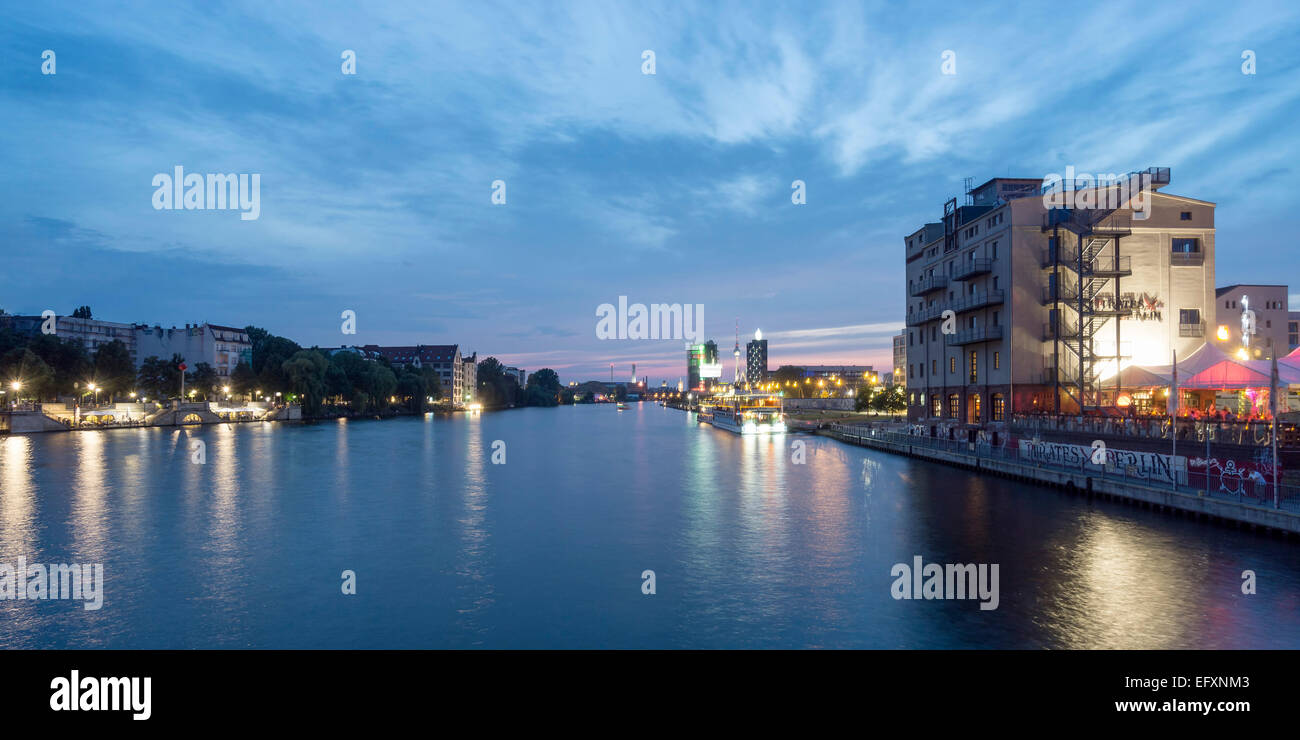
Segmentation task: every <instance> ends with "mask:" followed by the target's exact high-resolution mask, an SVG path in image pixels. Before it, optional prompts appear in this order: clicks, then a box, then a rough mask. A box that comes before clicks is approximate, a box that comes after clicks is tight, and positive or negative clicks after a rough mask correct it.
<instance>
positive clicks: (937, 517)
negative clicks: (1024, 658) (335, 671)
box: [0, 403, 1300, 648]
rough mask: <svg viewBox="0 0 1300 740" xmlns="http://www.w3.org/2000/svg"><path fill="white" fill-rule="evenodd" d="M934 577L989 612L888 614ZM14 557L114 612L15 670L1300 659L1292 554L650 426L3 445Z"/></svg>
mask: <svg viewBox="0 0 1300 740" xmlns="http://www.w3.org/2000/svg"><path fill="white" fill-rule="evenodd" d="M198 442H202V443H203V444H202V446H201V448H200V446H199V445H197V444H196V443H198ZM796 443H802V445H799V444H796ZM800 448H802V449H800ZM199 452H202V453H203V456H202V458H200V456H199ZM494 455H495V458H496V459H497V460H498V461H502V460H503V462H499V463H494V462H493V459H494ZM200 459H202V461H201V462H200V461H199V460H200ZM800 459H802V462H800ZM916 556H920V557H921V558H922V559H923V562H924V563H938V564H945V563H975V564H980V563H983V564H994V563H996V564H998V570H999V580H998V605H997V608H996V609H987V610H985V609H980V608H979V604H980V602H979V601H978V600H972V599H965V600H960V599H952V600H924V599H915V600H903V599H895V598H893V596H892V595H891V587H893V586H894V583H895V580H896V579H895V578H894V576H892V575H891V569H892V568H893V567H894V565H895V564H898V563H905V564H908V565H909V566H910V565H911V564H912V563H913V562H914V560H913V559H914V558H915V557H916ZM19 558H25V559H26V561H27V562H28V563H79V564H88V563H101V564H103V572H104V586H103V606H102V607H101V608H99V609H97V610H86V609H84V608H83V606H82V604H81V603H80V602H77V601H63V600H57V601H56V600H17V599H14V600H0V647H23V648H59V647H107V648H318V647H319V648H390V647H391V648H426V647H428V648H438V647H454V648H468V647H490V648H560V647H563V648H570V647H572V648H605V647H610V648H640V647H672V648H721V647H761V648H775V647H870V648H1227V647H1246V648H1264V647H1288V648H1297V647H1300V546H1298V545H1297V544H1296V543H1295V542H1294V540H1292V541H1290V542H1287V541H1285V540H1281V539H1277V538H1271V537H1268V536H1266V535H1262V534H1257V533H1253V532H1248V531H1241V530H1235V529H1230V528H1226V527H1222V526H1218V525H1214V524H1208V523H1205V522H1195V521H1190V520H1185V519H1180V518H1175V517H1172V516H1170V515H1168V514H1162V513H1158V512H1151V511H1146V510H1142V509H1138V508H1135V507H1130V506H1127V505H1124V504H1119V503H1110V502H1100V501H1091V502H1089V501H1087V500H1086V499H1084V498H1081V497H1074V496H1070V495H1067V494H1064V493H1061V492H1057V491H1054V490H1051V489H1046V488H1040V487H1037V486H1032V485H1027V484H1024V483H1018V482H1012V481H1007V480H1003V479H998V478H989V477H981V476H978V475H975V474H972V473H970V472H967V471H962V470H957V469H952V468H947V467H943V466H939V465H934V464H931V463H925V462H921V461H915V460H910V459H907V458H902V457H895V456H891V455H887V454H885V453H880V452H876V451H872V450H866V449H861V448H856V447H850V446H846V445H843V444H840V443H838V442H834V441H831V440H828V439H825V438H819V437H812V436H804V435H794V434H790V435H784V436H779V437H772V438H757V437H740V436H737V435H734V434H731V433H728V432H724V431H720V430H716V429H714V428H712V427H709V426H702V425H699V424H697V423H696V422H695V421H694V417H693V415H691V414H687V413H684V412H681V411H676V410H672V409H666V408H663V407H659V406H655V405H651V404H648V403H645V404H631V405H630V407H629V409H628V410H626V411H621V412H620V411H617V410H615V409H614V407H612V406H608V405H599V406H576V407H562V408H558V409H531V408H530V409H519V410H512V411H507V412H501V413H486V414H482V415H474V416H470V415H457V416H454V417H443V416H438V417H435V416H428V417H424V418H404V419H394V420H386V421H338V422H327V423H318V424H306V425H288V424H271V423H256V424H232V425H214V426H204V427H187V428H183V429H161V428H159V429H123V430H112V431H103V432H75V433H52V434H45V435H33V436H11V437H0V572H2V568H3V564H6V563H7V564H9V565H10V566H11V567H14V566H16V564H17V563H18V561H19ZM646 570H651V571H654V585H655V593H654V594H651V595H647V594H645V593H643V591H642V586H643V580H642V574H643V572H644V571H646ZM1247 570H1249V571H1253V572H1254V574H1255V583H1256V591H1257V593H1255V594H1243V593H1242V583H1243V575H1242V574H1243V571H1247ZM344 571H352V573H353V574H355V591H356V593H355V594H344V593H343V588H342V586H343V582H344V577H343V572H344Z"/></svg>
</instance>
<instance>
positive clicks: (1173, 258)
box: [1169, 252, 1205, 267]
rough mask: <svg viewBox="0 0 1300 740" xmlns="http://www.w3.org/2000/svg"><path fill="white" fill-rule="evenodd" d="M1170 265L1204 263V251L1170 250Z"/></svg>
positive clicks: (1186, 265)
mask: <svg viewBox="0 0 1300 740" xmlns="http://www.w3.org/2000/svg"><path fill="white" fill-rule="evenodd" d="M1169 264H1170V266H1171V267H1200V266H1201V265H1203V264H1205V252H1170V253H1169Z"/></svg>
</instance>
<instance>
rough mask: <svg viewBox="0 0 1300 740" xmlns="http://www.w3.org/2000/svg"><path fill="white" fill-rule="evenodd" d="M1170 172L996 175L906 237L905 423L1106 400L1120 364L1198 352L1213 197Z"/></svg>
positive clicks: (1073, 408) (980, 418)
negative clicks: (1180, 188) (1203, 196)
mask: <svg viewBox="0 0 1300 740" xmlns="http://www.w3.org/2000/svg"><path fill="white" fill-rule="evenodd" d="M1169 179H1170V177H1169V170H1168V169H1167V168H1152V169H1149V170H1147V171H1145V172H1142V173H1131V174H1130V175H1126V176H1121V177H1119V178H1106V179H1105V180H1104V181H1103V182H1102V184H1100V185H1098V180H1094V179H1087V180H1084V179H1077V180H1074V181H1064V180H1061V179H1060V178H1056V181H1053V180H1052V179H1050V178H995V179H993V180H989V181H988V182H986V183H984V184H983V185H980V186H978V187H976V188H974V189H972V190H971V191H970V192H969V193H968V202H967V204H966V205H962V206H958V205H957V200H956V199H955V198H953V199H950V200H949V201H948V202H947V203H946V204H945V205H944V210H943V218H942V220H941V221H939V222H936V223H930V224H926V225H925V226H923V227H921V228H920V229H918V230H916V231H914V232H913V233H911V234H909V235H907V236H906V237H905V238H904V240H903V241H904V252H905V264H906V271H907V286H906V296H905V297H906V301H907V312H906V325H907V344H906V347H905V352H906V360H907V365H906V367H905V370H906V382H907V386H908V394H907V395H908V418H909V420H911V421H913V422H923V421H930V422H939V421H941V422H947V423H956V424H975V425H979V424H985V423H989V422H1001V421H1005V420H1006V418H1007V415H1008V414H1012V413H1035V412H1043V413H1075V412H1078V411H1079V410H1081V409H1085V410H1086V409H1096V408H1101V407H1106V406H1109V405H1113V404H1114V403H1115V399H1116V398H1117V397H1118V396H1119V393H1120V390H1121V389H1120V388H1118V387H1117V386H1116V385H1115V383H1114V379H1115V378H1117V377H1118V370H1119V369H1120V368H1122V367H1127V366H1128V365H1131V364H1137V365H1158V364H1168V363H1169V362H1170V359H1171V354H1172V352H1173V351H1175V350H1177V351H1178V353H1179V355H1180V356H1181V355H1185V354H1187V353H1190V352H1191V351H1192V350H1194V349H1196V348H1197V347H1199V346H1200V345H1201V344H1202V343H1203V342H1204V341H1205V339H1206V331H1207V327H1210V326H1214V325H1215V324H1214V320H1215V296H1214V293H1215V290H1214V253H1215V252H1214V249H1215V247H1214V234H1215V231H1214V208H1215V206H1214V204H1213V203H1210V202H1206V201H1201V200H1195V199H1192V198H1187V197H1183V196H1179V195H1172V194H1169V193H1165V192H1161V190H1160V188H1162V187H1164V186H1165V185H1167V184H1168V183H1169ZM1045 191H1048V192H1045ZM1062 195H1064V196H1068V197H1065V198H1062ZM1049 196H1050V197H1049ZM1062 203H1064V204H1066V205H1061V204H1062Z"/></svg>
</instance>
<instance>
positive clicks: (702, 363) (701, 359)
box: [686, 339, 722, 393]
mask: <svg viewBox="0 0 1300 740" xmlns="http://www.w3.org/2000/svg"><path fill="white" fill-rule="evenodd" d="M721 377H722V365H721V364H719V363H718V343H717V342H715V341H713V340H712V339H710V340H709V341H707V342H704V343H703V344H688V345H686V383H687V385H686V390H688V391H694V392H697V393H698V392H705V391H709V390H712V389H713V387H714V386H716V385H717V384H718V383H719V380H720V378H721Z"/></svg>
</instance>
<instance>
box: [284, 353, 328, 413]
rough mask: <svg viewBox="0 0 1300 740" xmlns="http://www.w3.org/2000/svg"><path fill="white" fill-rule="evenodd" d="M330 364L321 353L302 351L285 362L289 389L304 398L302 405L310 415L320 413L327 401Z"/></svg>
mask: <svg viewBox="0 0 1300 740" xmlns="http://www.w3.org/2000/svg"><path fill="white" fill-rule="evenodd" d="M328 368H329V362H328V361H327V360H326V359H325V357H324V356H323V355H321V353H319V352H316V351H313V350H309V349H301V350H298V351H297V352H295V353H294V354H293V357H290V358H289V359H288V360H285V361H284V364H283V366H282V369H283V371H284V374H285V376H286V377H287V378H288V380H289V388H290V389H291V390H292V391H293V392H294V393H296V394H298V395H299V396H301V397H302V398H303V401H302V405H303V408H304V409H306V410H307V411H308V412H309V413H310V414H315V413H316V412H318V411H320V406H321V402H322V401H324V400H325V371H326V370H327V369H328Z"/></svg>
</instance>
